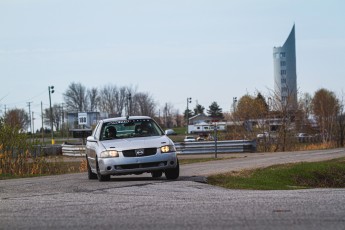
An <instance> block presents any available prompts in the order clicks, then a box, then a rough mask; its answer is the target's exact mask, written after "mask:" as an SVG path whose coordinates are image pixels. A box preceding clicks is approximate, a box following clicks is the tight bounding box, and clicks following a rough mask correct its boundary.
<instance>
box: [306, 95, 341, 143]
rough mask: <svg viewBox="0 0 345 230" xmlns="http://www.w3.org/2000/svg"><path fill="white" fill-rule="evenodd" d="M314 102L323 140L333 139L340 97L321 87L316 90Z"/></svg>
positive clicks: (314, 109)
mask: <svg viewBox="0 0 345 230" xmlns="http://www.w3.org/2000/svg"><path fill="white" fill-rule="evenodd" d="M312 103H313V112H314V115H315V117H316V120H317V122H318V125H319V127H320V133H321V135H322V140H323V142H327V141H330V140H332V136H333V134H334V131H335V124H336V118H337V114H338V111H339V102H338V99H337V98H336V96H335V94H334V93H333V92H332V91H328V90H327V89H319V90H318V91H316V92H315V95H314V98H313V102H312Z"/></svg>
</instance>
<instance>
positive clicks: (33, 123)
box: [31, 111, 35, 133]
mask: <svg viewBox="0 0 345 230" xmlns="http://www.w3.org/2000/svg"><path fill="white" fill-rule="evenodd" d="M31 133H35V117H34V111H32V131H31Z"/></svg>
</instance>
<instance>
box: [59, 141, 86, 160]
mask: <svg viewBox="0 0 345 230" xmlns="http://www.w3.org/2000/svg"><path fill="white" fill-rule="evenodd" d="M62 155H64V156H75V157H80V156H85V145H80V144H68V143H65V144H62Z"/></svg>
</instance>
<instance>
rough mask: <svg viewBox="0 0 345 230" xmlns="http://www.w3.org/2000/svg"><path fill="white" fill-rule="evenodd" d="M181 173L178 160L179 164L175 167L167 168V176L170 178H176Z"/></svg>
mask: <svg viewBox="0 0 345 230" xmlns="http://www.w3.org/2000/svg"><path fill="white" fill-rule="evenodd" d="M179 175H180V164H179V162H178V160H177V164H176V167H175V168H171V169H167V170H165V177H166V178H167V179H168V180H176V179H177V178H178V177H179Z"/></svg>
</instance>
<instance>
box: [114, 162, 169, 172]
mask: <svg viewBox="0 0 345 230" xmlns="http://www.w3.org/2000/svg"><path fill="white" fill-rule="evenodd" d="M167 164H168V162H166V161H161V162H152V163H142V164H129V165H115V166H114V167H115V169H117V170H121V169H142V168H153V167H161V166H166V165H167Z"/></svg>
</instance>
